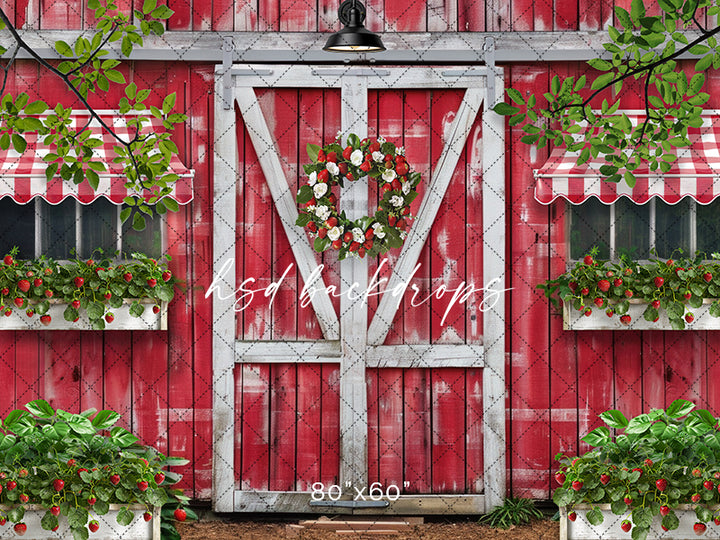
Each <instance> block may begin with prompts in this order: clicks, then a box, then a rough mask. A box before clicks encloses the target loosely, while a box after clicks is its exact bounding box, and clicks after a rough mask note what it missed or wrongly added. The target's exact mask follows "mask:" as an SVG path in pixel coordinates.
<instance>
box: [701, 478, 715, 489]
mask: <svg viewBox="0 0 720 540" xmlns="http://www.w3.org/2000/svg"><path fill="white" fill-rule="evenodd" d="M703 487H704V488H705V489H707V490H708V491H712V490H713V489H715V484H713V482H712V480H705V481H704V482H703Z"/></svg>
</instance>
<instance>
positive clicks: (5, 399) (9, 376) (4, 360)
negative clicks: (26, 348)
mask: <svg viewBox="0 0 720 540" xmlns="http://www.w3.org/2000/svg"><path fill="white" fill-rule="evenodd" d="M15 350H16V342H15V332H13V331H5V332H0V381H3V386H4V391H3V392H0V416H2V418H5V416H7V413H9V412H10V411H11V410H13V409H16V408H17V406H18V405H17V404H16V402H15V401H16V400H15V395H16V388H15V387H16V385H17V382H18V381H17V379H18V374H17V372H16V370H15ZM21 363H22V362H21Z"/></svg>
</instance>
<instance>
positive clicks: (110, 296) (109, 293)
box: [104, 291, 112, 300]
mask: <svg viewBox="0 0 720 540" xmlns="http://www.w3.org/2000/svg"><path fill="white" fill-rule="evenodd" d="M104 296H105V300H110V299H111V298H112V293H111V292H110V291H107V292H106V293H105V294H104Z"/></svg>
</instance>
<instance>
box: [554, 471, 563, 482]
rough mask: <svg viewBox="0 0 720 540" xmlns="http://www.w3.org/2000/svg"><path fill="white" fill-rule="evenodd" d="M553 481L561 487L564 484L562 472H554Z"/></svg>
mask: <svg viewBox="0 0 720 540" xmlns="http://www.w3.org/2000/svg"><path fill="white" fill-rule="evenodd" d="M555 481H556V482H557V483H558V484H560V485H563V484H564V483H565V473H563V472H562V471H558V472H556V473H555Z"/></svg>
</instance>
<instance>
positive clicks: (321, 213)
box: [315, 204, 330, 221]
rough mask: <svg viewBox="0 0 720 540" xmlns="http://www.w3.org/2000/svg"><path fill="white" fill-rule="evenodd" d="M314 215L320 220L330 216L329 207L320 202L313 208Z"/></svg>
mask: <svg viewBox="0 0 720 540" xmlns="http://www.w3.org/2000/svg"><path fill="white" fill-rule="evenodd" d="M315 215H316V216H317V217H318V219H320V221H325V220H326V219H327V218H329V217H330V208H328V207H327V206H326V205H324V204H321V205H320V206H318V207H317V208H316V209H315Z"/></svg>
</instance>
